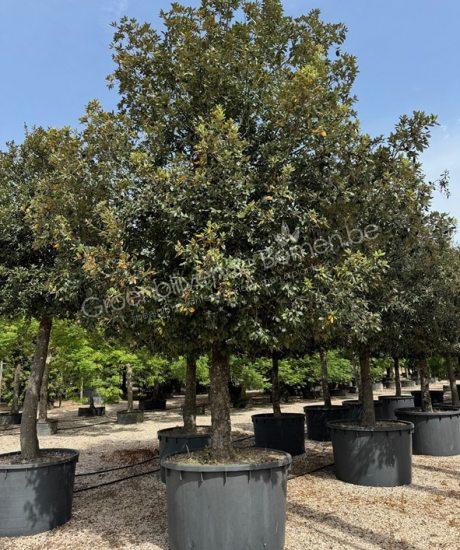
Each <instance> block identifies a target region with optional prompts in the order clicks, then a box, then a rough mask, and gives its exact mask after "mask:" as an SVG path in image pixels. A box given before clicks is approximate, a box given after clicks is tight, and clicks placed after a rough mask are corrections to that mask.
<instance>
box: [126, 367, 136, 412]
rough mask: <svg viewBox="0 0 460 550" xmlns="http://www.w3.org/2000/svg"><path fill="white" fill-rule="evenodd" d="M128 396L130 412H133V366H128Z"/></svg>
mask: <svg viewBox="0 0 460 550" xmlns="http://www.w3.org/2000/svg"><path fill="white" fill-rule="evenodd" d="M126 395H127V398H128V412H133V410H134V399H133V366H132V365H131V364H128V365H126Z"/></svg>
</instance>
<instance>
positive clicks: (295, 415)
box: [251, 413, 305, 422]
mask: <svg viewBox="0 0 460 550" xmlns="http://www.w3.org/2000/svg"><path fill="white" fill-rule="evenodd" d="M300 417H303V418H305V414H304V413H281V414H276V415H275V414H274V413H259V414H253V415H252V416H251V418H252V421H253V422H254V418H256V419H257V420H272V419H278V418H286V419H288V418H291V419H294V418H300Z"/></svg>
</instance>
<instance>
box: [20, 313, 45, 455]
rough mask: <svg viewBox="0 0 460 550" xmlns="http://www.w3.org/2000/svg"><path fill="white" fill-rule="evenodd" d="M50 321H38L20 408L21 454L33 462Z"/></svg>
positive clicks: (36, 442) (43, 318) (43, 319)
mask: <svg viewBox="0 0 460 550" xmlns="http://www.w3.org/2000/svg"><path fill="white" fill-rule="evenodd" d="M51 324H52V319H51V317H48V316H47V315H44V316H43V317H42V318H41V319H40V325H39V328H38V334H37V342H36V345H35V353H34V357H33V359H32V365H31V369H30V376H29V380H28V382H27V388H26V395H25V398H24V405H23V408H22V422H21V437H20V439H21V454H22V458H23V459H24V460H34V459H36V458H38V457H39V455H40V449H39V446H38V438H37V408H38V399H39V393H40V388H41V384H42V378H43V371H44V370H45V364H46V357H47V355H48V345H49V341H50V335H51Z"/></svg>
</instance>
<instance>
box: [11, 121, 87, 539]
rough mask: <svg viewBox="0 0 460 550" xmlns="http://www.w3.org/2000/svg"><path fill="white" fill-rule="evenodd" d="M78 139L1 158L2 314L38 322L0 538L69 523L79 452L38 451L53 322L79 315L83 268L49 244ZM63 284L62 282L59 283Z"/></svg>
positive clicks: (27, 147)
mask: <svg viewBox="0 0 460 550" xmlns="http://www.w3.org/2000/svg"><path fill="white" fill-rule="evenodd" d="M78 148H79V140H78V139H77V137H75V136H74V135H73V134H72V133H71V132H70V131H69V130H67V129H64V130H43V129H41V128H38V129H36V130H34V131H32V132H30V133H27V134H26V136H25V139H24V142H23V143H22V144H21V145H15V144H14V143H10V144H9V145H8V147H7V150H6V151H4V152H2V153H1V154H0V194H1V200H0V219H1V223H0V243H1V245H0V284H1V287H2V292H1V295H0V311H1V312H2V313H3V314H5V315H8V314H10V315H12V314H14V315H17V313H18V312H21V313H23V314H24V315H25V316H27V317H32V316H34V317H36V318H37V319H38V330H37V334H36V340H35V351H34V354H33V358H32V362H31V367H30V375H29V379H28V381H27V385H26V392H25V398H24V404H23V412H22V420H21V435H20V445H21V450H20V451H17V452H13V453H8V454H2V455H0V492H1V493H2V494H3V495H8V499H6V498H3V499H2V501H1V503H0V536H17V535H31V534H34V533H38V532H41V531H45V530H48V529H52V528H53V527H56V526H57V525H61V524H62V523H64V522H66V521H68V520H69V519H70V515H71V509H72V493H73V481H74V474H75V465H76V462H77V460H78V453H77V452H76V451H74V450H70V449H42V450H40V448H39V442H38V437H37V409H38V404H39V397H40V389H41V385H42V380H43V374H44V371H45V367H46V360H47V354H48V346H49V340H50V335H51V327H52V322H53V317H54V316H56V315H63V314H64V315H65V314H67V313H70V312H72V311H74V310H75V304H76V303H77V302H78V294H79V289H80V287H79V284H78V282H77V281H78V280H79V278H80V276H81V270H80V269H79V268H78V267H76V264H75V262H71V261H69V260H70V257H69V251H68V249H65V248H64V249H61V248H60V247H59V246H58V245H57V243H56V242H54V246H53V242H50V239H49V234H48V229H49V228H48V227H47V224H48V219H47V216H46V215H43V214H44V211H46V209H47V206H48V205H49V202H48V199H49V197H50V194H51V193H52V183H51V182H53V184H54V183H55V182H56V180H57V179H58V178H59V176H60V175H61V172H60V168H61V165H60V163H59V162H58V161H57V160H56V159H57V158H58V157H60V158H66V159H67V160H70V159H71V157H72V154H71V152H72V151H75V150H78ZM58 281H59V283H58Z"/></svg>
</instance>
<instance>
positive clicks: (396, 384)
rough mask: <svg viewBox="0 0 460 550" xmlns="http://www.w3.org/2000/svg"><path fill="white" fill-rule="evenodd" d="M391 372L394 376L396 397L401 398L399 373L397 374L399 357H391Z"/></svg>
mask: <svg viewBox="0 0 460 550" xmlns="http://www.w3.org/2000/svg"><path fill="white" fill-rule="evenodd" d="M393 372H394V376H395V387H396V396H397V397H401V373H400V372H399V357H393Z"/></svg>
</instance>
